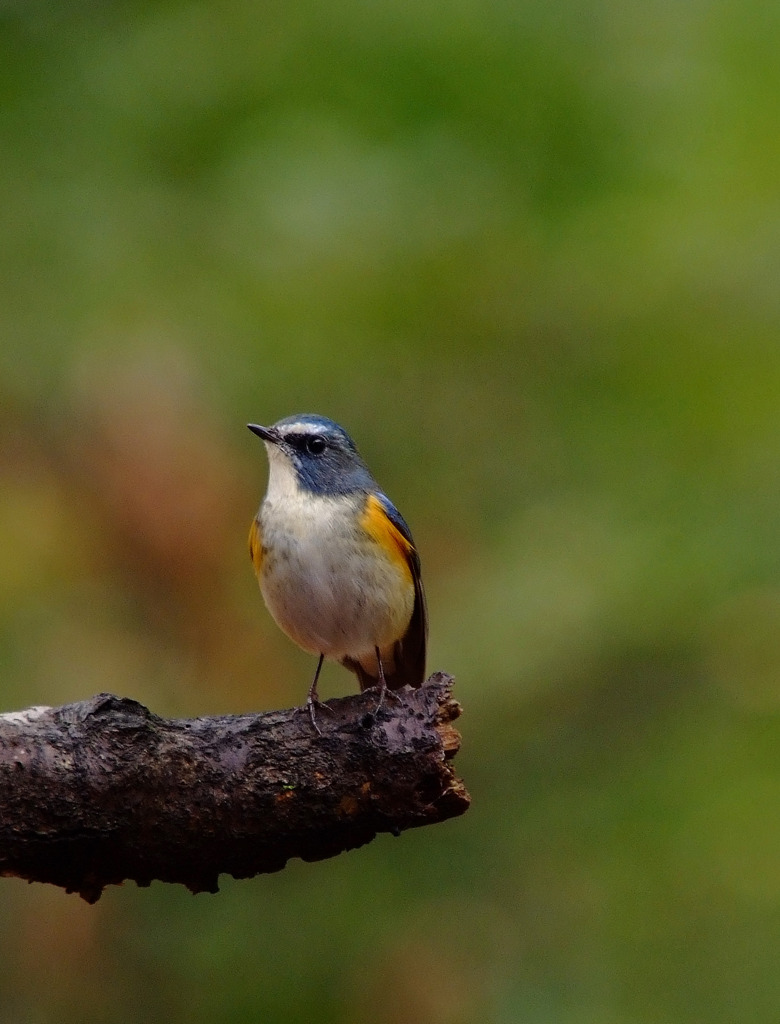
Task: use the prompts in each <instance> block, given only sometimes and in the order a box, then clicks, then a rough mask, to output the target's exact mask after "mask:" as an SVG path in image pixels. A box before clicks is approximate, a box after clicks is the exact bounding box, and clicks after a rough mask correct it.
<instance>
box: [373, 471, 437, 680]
mask: <svg viewBox="0 0 780 1024" xmlns="http://www.w3.org/2000/svg"><path fill="white" fill-rule="evenodd" d="M375 495H376V498H377V500H378V501H379V502H381V504H382V507H383V508H384V510H385V512H386V513H387V518H388V519H389V520H390V522H391V523H392V524H393V526H395V528H396V529H397V530H398V532H399V533H400V534H401V535H402V536H403V537H404V538H405V539H406V540H407V541H409V544H410V545H411V548H410V551H409V568H410V570H411V573H412V580H413V581H414V608H413V610H412V617H411V619H410V620H409V627H408V629H407V630H406V633H404V635H403V637H402V639H401V640H399V641H398V643H397V644H396V650H395V663H396V671H395V672H394V673H393V675H392V676H390V677H388V680H387V685H388V686H389V687H390V688H391V689H394V690H396V689H398V688H399V687H401V686H406V685H409V686H414V687H417V686H422V684H423V683H424V682H425V654H426V648H427V644H428V608H427V606H426V603H425V591H424V589H423V583H422V575H421V573H420V556H419V554H418V553H417V548H416V547H415V544H414V539H413V537H412V531H411V530H410V529H409V527H408V525H407V523H406V520H405V519H404V517H403V516H402V515H401V513H400V512H399V511H398V509H397V508H396V507H395V505H394V504H393V503H392V501H390V499H389V498H388V497H387V495H386V494H383V493H382V492H381V491H376V492H375Z"/></svg>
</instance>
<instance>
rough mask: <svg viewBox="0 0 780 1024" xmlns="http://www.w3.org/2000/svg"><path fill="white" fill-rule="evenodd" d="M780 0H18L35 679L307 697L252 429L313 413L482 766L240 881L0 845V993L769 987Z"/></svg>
mask: <svg viewBox="0 0 780 1024" xmlns="http://www.w3.org/2000/svg"><path fill="white" fill-rule="evenodd" d="M779 11H780V9H778V8H777V6H776V5H772V4H769V3H767V2H765V0H747V2H745V3H739V4H738V3H736V2H735V0H720V2H718V0H712V2H709V3H706V2H704V3H693V4H683V5H674V4H667V3H662V2H659V0H657V2H650V3H649V4H648V3H645V4H636V3H628V4H616V3H613V2H610V0H596V2H595V3H587V4H585V3H581V2H578V0H555V2H553V3H541V2H539V0H536V2H530V0H529V2H519V3H507V2H503V0H488V2H487V3H479V4H477V3H475V2H473V0H455V2H454V3H452V4H448V5H443V4H438V3H435V2H426V0H422V2H421V3H418V4H416V5H409V4H401V3H393V2H389V3H381V4H372V5H366V4H358V3H353V2H351V0H340V2H337V3H333V4H328V5H324V6H323V5H321V4H315V3H307V2H302V3H299V4H282V3H278V2H266V3H262V4H257V3H249V2H245V0H238V2H233V3H230V4H228V3H219V2H217V0H201V2H199V3H195V2H184V0H163V2H161V3H148V2H141V0H138V2H135V3H131V2H120V3H113V4H103V5H99V4H94V3H89V2H87V0H74V2H72V3H69V4H61V5H57V4H46V3H42V2H40V0H24V2H22V0H5V2H3V3H2V5H0V187H2V191H3V195H4V202H3V203H2V204H0V237H1V238H2V245H0V483H1V486H0V538H1V540H0V670H1V671H0V699H1V700H2V704H3V706H4V707H7V708H14V707H20V706H25V705H28V704H32V703H48V704H55V703H61V702H65V701H69V700H76V699H79V698H83V697H86V696H88V695H91V694H93V693H95V692H98V691H100V690H106V689H108V690H112V691H114V692H118V693H121V694H127V695H132V696H134V697H136V698H138V699H140V700H143V701H145V702H147V703H149V704H150V705H151V706H152V707H153V709H154V710H156V711H158V712H160V713H169V714H177V715H196V714H204V713H209V712H217V711H219V712H228V711H240V710H243V709H247V708H255V709H259V708H263V707H274V706H280V705H289V704H292V703H295V702H298V701H300V700H301V699H302V697H303V695H304V693H305V690H306V686H307V685H308V681H309V678H310V673H311V671H312V665H311V659H308V658H306V657H305V656H304V655H302V654H301V653H300V652H298V651H297V650H295V649H294V648H293V647H292V645H291V644H290V643H289V642H288V641H287V640H286V639H285V638H284V637H283V636H281V635H280V634H279V632H278V630H276V628H275V627H274V626H273V624H272V623H271V621H270V619H269V616H268V615H267V613H266V612H265V611H264V609H263V608H262V603H261V599H260V596H259V594H258V593H257V589H256V586H255V583H254V580H253V578H252V574H251V570H250V567H249V564H248V559H247V556H246V549H245V535H246V531H247V528H248V524H249V521H250V519H251V516H252V514H253V512H254V509H255V507H256V505H257V503H258V501H259V499H260V497H261V494H262V490H263V486H264V473H265V460H264V455H263V452H262V450H261V449H260V448H259V446H258V444H257V442H256V440H255V439H253V438H252V437H251V436H250V435H249V434H248V433H247V432H246V431H245V429H244V423H246V422H247V421H248V420H255V421H261V422H270V421H273V420H275V419H276V418H278V417H280V416H282V415H286V414H289V413H292V412H296V411H316V412H321V413H325V414H327V415H331V416H333V417H334V418H336V419H338V420H339V421H341V422H343V423H344V424H345V425H346V426H347V428H348V429H349V430H350V432H351V433H352V434H353V435H354V436H355V437H356V438H357V439H358V442H359V443H360V445H361V448H362V449H363V451H364V454H365V455H366V456H367V458H368V461H369V463H370V464H371V466H372V467H373V468H374V470H375V472H376V473H377V475H378V476H379V478H380V480H381V481H382V483H383V485H384V486H385V487H386V488H387V489H388V491H389V492H390V493H391V494H392V495H393V497H394V499H395V500H396V501H397V502H398V504H399V505H400V506H401V508H402V509H403V511H404V514H405V515H406V517H407V518H408V519H409V521H410V522H411V524H412V526H413V529H414V531H415V535H416V538H417V541H418V544H419V546H420V548H421V550H422V555H423V563H424V570H425V579H426V583H427V587H428V591H429V597H430V606H431V623H432V625H431V659H430V663H431V667H432V668H439V667H441V668H445V669H447V670H449V671H451V672H453V673H454V674H455V675H456V676H457V680H458V684H457V692H458V695H459V697H460V699H461V701H462V703H463V704H464V707H465V715H464V718H463V720H462V727H463V732H464V747H463V751H462V754H461V755H460V757H459V768H460V770H461V772H462V774H463V775H464V777H465V779H466V781H467V783H468V785H469V787H470V789H471V791H472V794H473V798H474V805H473V808H472V809H471V810H470V812H469V813H468V814H467V815H466V817H465V818H463V819H460V820H457V821H454V822H450V823H447V824H446V825H443V826H440V827H438V828H435V829H434V828H430V829H425V830H423V831H421V832H419V833H407V834H405V835H404V836H403V837H402V838H401V839H399V840H393V839H391V838H389V837H380V838H379V839H378V840H377V841H376V842H375V843H373V844H372V845H371V846H369V847H367V848H366V849H364V850H361V851H356V852H353V853H351V854H349V855H346V856H343V857H340V858H337V859H335V860H333V861H329V862H325V863H322V864H317V865H307V864H300V863H291V864H290V865H289V866H288V867H287V868H286V870H285V871H284V872H282V873H280V874H279V875H278V876H273V877H267V878H258V879H255V880H252V881H242V882H234V881H233V880H232V879H225V880H224V882H223V886H222V892H221V894H220V895H218V896H213V897H212V896H200V897H198V898H193V897H192V896H190V895H189V894H188V893H186V892H184V891H180V890H178V889H173V888H167V887H165V886H162V885H159V884H157V885H154V886H153V887H152V889H151V890H149V891H144V890H138V889H136V888H135V886H132V885H128V886H127V887H124V888H122V889H116V890H112V891H109V892H108V893H107V894H106V895H105V896H104V898H103V899H102V900H101V902H100V903H99V904H98V905H97V906H96V907H92V908H90V907H87V906H86V905H84V904H82V903H81V902H80V901H79V900H78V899H77V898H76V897H73V896H69V897H68V896H65V895H64V894H62V893H60V892H59V891H56V890H53V889H49V888H46V887H37V886H33V887H27V886H25V885H23V884H22V883H20V882H16V881H13V880H5V881H3V883H2V889H3V899H2V901H0V962H1V963H2V970H0V1024H54V1022H56V1024H68V1022H71V1021H73V1022H76V1021H78V1022H79V1024H89V1022H92V1021H94V1022H98V1021H99V1022H101V1024H112V1022H116V1024H125V1022H128V1024H130V1022H135V1021H148V1020H154V1019H165V1020H169V1021H180V1020H181V1021H184V1020H186V1021H188V1022H198V1021H204V1022H205V1021H208V1022H209V1024H220V1022H225V1024H228V1022H231V1024H232V1022H242V1021H258V1020H260V1021H265V1022H275V1021H279V1022H282V1021H284V1022H286V1024H290V1022H296V1021H301V1022H304V1021H305V1022H309V1021H314V1020H316V1021H324V1022H328V1021H333V1022H334V1024H335V1022H339V1024H360V1022H365V1021H368V1020H371V1021H377V1022H379V1024H409V1022H417V1021H420V1022H430V1024H472V1022H480V1024H482V1022H492V1024H510V1022H512V1024H514V1022H516V1021H523V1022H526V1024H547V1022H552V1021H554V1022H556V1024H656V1022H661V1021H663V1022H667V1021H675V1022H679V1024H699V1022H701V1021H707V1022H708V1024H719V1022H727V1021H728V1022H731V1021H739V1022H740V1024H749V1022H753V1021H755V1022H759V1021H767V1022H769V1021H774V1020H775V1019H776V1016H777V1007H778V1005H779V1004H780V980H779V979H780V974H778V971H777V965H776V950H777V947H778V942H780V828H778V825H777V813H776V808H777V804H778V799H780V759H779V758H778V753H777V752H778V749H780V640H778V637H779V636H780V575H779V573H778V570H779V569H780V566H779V565H778V563H779V562H780V544H779V543H778V537H780V493H778V492H779V491H780V403H778V393H779V389H780V345H778V329H779V328H780V298H779V296H780V291H779V290H778V285H777V282H778V275H779V274H780V186H779V185H778V177H777V166H778V156H779V155H780V154H779V153H778V150H779V149H780V130H778V129H780V123H779V122H780V113H778V110H779V108H778V104H777V96H778V90H779V89H780V64H779V63H778V61H777V49H778V43H780V13H779ZM353 685H354V682H353V681H352V680H351V679H350V678H349V677H348V676H347V675H346V673H344V672H343V670H341V669H339V668H337V667H331V668H329V669H328V671H327V673H326V676H325V679H324V687H323V689H324V690H325V691H326V693H327V692H329V693H332V694H334V693H340V692H345V691H346V690H347V689H349V688H350V687H352V686H353Z"/></svg>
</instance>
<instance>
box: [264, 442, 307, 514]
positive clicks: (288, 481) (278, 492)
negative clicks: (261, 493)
mask: <svg viewBox="0 0 780 1024" xmlns="http://www.w3.org/2000/svg"><path fill="white" fill-rule="evenodd" d="M265 449H266V451H267V452H268V489H267V490H266V492H265V500H266V501H267V502H269V503H270V504H272V505H275V504H282V503H284V502H288V501H290V500H291V499H294V498H297V497H298V495H299V494H300V491H301V486H300V484H299V482H298V472H297V470H296V469H295V466H294V465H293V464H292V461H291V460H290V457H289V456H288V455H287V454H286V453H285V452H284V451H283V450H282V449H281V448H280V447H279V445H278V444H274V443H273V442H271V441H266V442H265Z"/></svg>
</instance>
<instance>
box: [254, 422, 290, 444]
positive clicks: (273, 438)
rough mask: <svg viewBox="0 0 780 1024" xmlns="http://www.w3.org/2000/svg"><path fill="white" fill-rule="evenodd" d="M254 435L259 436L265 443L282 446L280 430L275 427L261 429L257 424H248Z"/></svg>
mask: <svg viewBox="0 0 780 1024" xmlns="http://www.w3.org/2000/svg"><path fill="white" fill-rule="evenodd" d="M247 426H248V427H249V429H250V430H251V431H252V433H253V434H257V436H258V437H260V438H262V440H263V441H270V442H271V444H281V441H282V439H281V437H280V435H279V431H278V430H274V428H273V427H260V426H258V424H257V423H247Z"/></svg>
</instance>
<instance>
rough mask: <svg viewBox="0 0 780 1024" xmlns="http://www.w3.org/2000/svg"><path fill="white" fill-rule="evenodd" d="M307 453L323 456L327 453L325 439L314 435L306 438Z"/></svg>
mask: <svg viewBox="0 0 780 1024" xmlns="http://www.w3.org/2000/svg"><path fill="white" fill-rule="evenodd" d="M306 451H307V452H308V453H309V455H321V454H322V452H324V451H325V438H324V437H320V436H319V435H318V434H314V436H313V437H307V438H306Z"/></svg>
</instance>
